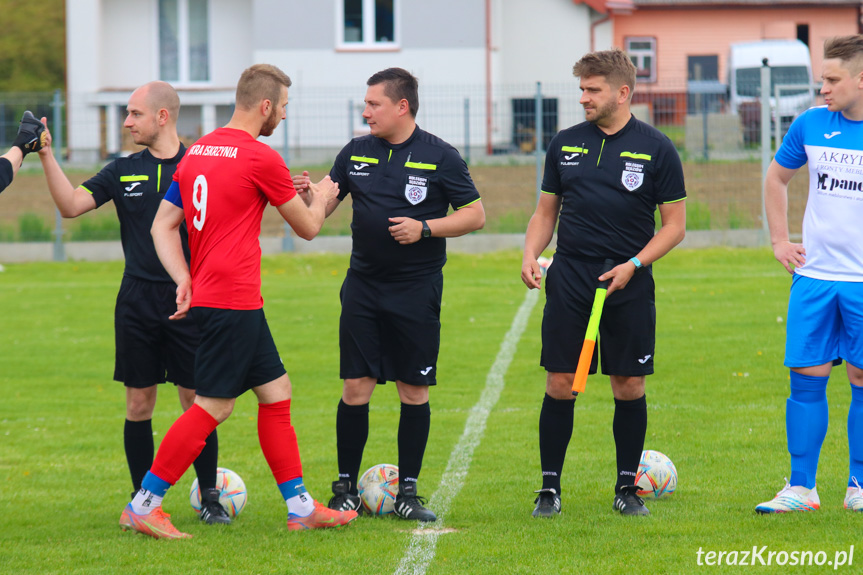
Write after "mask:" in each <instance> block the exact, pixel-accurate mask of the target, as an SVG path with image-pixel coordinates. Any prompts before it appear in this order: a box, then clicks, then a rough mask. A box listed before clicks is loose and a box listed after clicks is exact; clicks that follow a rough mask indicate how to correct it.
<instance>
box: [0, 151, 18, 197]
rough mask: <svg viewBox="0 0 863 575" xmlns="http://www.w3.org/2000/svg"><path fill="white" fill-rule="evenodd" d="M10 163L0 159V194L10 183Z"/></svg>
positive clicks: (11, 171)
mask: <svg viewBox="0 0 863 575" xmlns="http://www.w3.org/2000/svg"><path fill="white" fill-rule="evenodd" d="M14 173H15V172H14V171H13V170H12V162H10V161H9V160H7V159H6V158H0V192H2V191H3V190H5V189H6V186H8V185H9V184H11V183H12V176H13V175H14Z"/></svg>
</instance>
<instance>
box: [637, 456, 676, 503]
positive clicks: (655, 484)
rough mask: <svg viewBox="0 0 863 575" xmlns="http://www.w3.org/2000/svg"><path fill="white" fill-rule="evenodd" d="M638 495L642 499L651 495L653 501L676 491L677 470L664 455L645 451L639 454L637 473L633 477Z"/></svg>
mask: <svg viewBox="0 0 863 575" xmlns="http://www.w3.org/2000/svg"><path fill="white" fill-rule="evenodd" d="M635 484H636V485H638V487H639V490H638V494H639V495H641V496H642V497H644V496H650V495H652V496H653V497H654V498H655V499H660V498H662V497H667V496H668V495H671V494H672V493H674V490H675V489H677V468H675V467H674V463H672V462H671V460H670V459H668V457H666V456H665V455H664V454H662V453H660V452H658V451H653V450H650V449H648V450H645V451H644V452H642V454H641V462H640V463H639V464H638V473H637V474H636V475H635Z"/></svg>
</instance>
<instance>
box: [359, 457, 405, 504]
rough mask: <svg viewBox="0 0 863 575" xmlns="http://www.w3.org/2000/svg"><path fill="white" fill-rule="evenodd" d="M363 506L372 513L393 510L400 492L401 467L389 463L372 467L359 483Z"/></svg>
mask: <svg viewBox="0 0 863 575" xmlns="http://www.w3.org/2000/svg"><path fill="white" fill-rule="evenodd" d="M357 491H359V494H360V499H361V500H362V502H363V507H364V508H365V509H366V511H368V512H369V513H371V514H372V515H389V514H390V513H392V512H393V510H394V508H395V503H396V497H397V496H398V494H399V468H398V467H396V466H395V465H392V464H389V463H380V464H378V465H375V466H374V467H370V468H369V469H368V470H367V471H366V472H365V473H363V475H362V477H360V480H359V482H358V483H357Z"/></svg>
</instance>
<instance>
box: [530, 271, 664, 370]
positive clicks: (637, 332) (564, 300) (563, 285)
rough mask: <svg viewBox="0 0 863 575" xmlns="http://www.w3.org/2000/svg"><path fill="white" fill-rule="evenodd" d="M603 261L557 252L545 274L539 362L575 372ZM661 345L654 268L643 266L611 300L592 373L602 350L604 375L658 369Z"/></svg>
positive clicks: (551, 368) (601, 327)
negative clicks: (655, 356)
mask: <svg viewBox="0 0 863 575" xmlns="http://www.w3.org/2000/svg"><path fill="white" fill-rule="evenodd" d="M601 268H602V263H592V262H582V261H576V260H573V259H570V258H565V257H561V256H558V255H555V257H554V262H553V263H552V265H551V266H550V267H549V268H548V272H547V273H546V278H545V293H546V303H545V310H544V312H543V316H542V358H541V360H540V365H542V366H543V367H544V368H545V369H546V371H550V372H554V373H574V372H575V370H576V368H577V367H578V356H579V354H580V353H581V347H582V344H583V343H584V334H585V331H586V330H587V322H588V319H589V318H590V310H591V307H592V306H593V297H594V294H595V293H596V284H597V280H596V278H598V277H599V275H600V271H601ZM655 347H656V298H655V295H654V283H653V273H652V270H651V269H650V268H642V269H640V270H638V271H637V272H636V273H635V274H634V275H633V276H632V279H631V280H630V281H629V283H628V284H627V285H626V287H625V288H624V289H622V290H618V291H615V292H614V293H613V294H611V295H610V296H609V297H608V298H607V299H606V300H605V305H604V306H603V310H602V319H601V320H600V322H599V340H598V341H597V349H595V350H594V352H593V353H594V356H593V361H592V362H591V366H590V373H596V363H597V350H598V352H599V357H600V360H601V367H602V373H603V374H605V375H620V376H641V375H650V374H651V373H653V354H654V349H655Z"/></svg>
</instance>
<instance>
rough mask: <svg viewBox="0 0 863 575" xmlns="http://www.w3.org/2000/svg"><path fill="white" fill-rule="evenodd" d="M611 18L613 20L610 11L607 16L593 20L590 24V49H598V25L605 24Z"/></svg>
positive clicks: (593, 50)
mask: <svg viewBox="0 0 863 575" xmlns="http://www.w3.org/2000/svg"><path fill="white" fill-rule="evenodd" d="M609 20H611V13H610V12H609V13H608V14H606V15H605V16H603V17H602V18H600V19H599V20H596V21H594V22H591V24H590V51H591V52H595V51H596V27H597V26H599V25H600V24H605V23H606V22H608V21H609Z"/></svg>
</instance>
